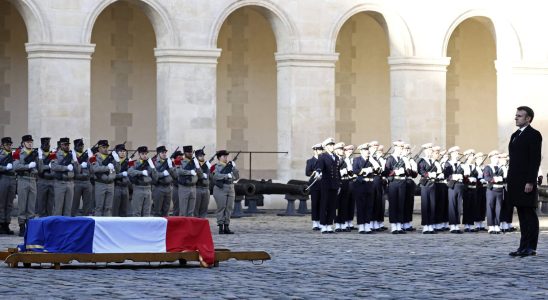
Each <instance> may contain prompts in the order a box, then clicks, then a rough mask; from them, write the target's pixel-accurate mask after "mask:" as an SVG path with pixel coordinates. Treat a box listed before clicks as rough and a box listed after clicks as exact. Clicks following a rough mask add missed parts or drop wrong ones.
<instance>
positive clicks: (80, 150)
mask: <svg viewBox="0 0 548 300" xmlns="http://www.w3.org/2000/svg"><path fill="white" fill-rule="evenodd" d="M74 151H75V152H76V158H77V159H78V164H80V170H78V171H76V172H75V173H74V198H72V209H71V211H70V215H71V216H73V217H74V216H77V215H78V209H79V208H80V199H82V215H83V216H91V215H92V214H93V209H94V208H95V204H94V200H93V198H91V196H92V190H93V186H92V185H91V181H90V178H91V173H90V167H91V165H90V163H89V158H90V157H92V156H93V153H92V151H91V149H88V150H84V140H83V139H76V140H74Z"/></svg>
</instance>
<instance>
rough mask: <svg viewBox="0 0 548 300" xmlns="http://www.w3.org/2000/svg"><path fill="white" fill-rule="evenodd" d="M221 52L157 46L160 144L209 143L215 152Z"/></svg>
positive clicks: (209, 150)
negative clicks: (218, 69)
mask: <svg viewBox="0 0 548 300" xmlns="http://www.w3.org/2000/svg"><path fill="white" fill-rule="evenodd" d="M220 54H221V50H220V49H194V50H187V49H155V55H156V61H157V88H156V89H157V101H158V105H157V114H158V115H157V122H158V125H157V126H158V127H157V136H158V144H159V145H166V147H168V149H170V150H174V149H175V148H176V147H177V146H180V147H181V150H182V146H184V145H193V146H194V148H195V149H198V148H201V147H203V146H206V148H205V152H206V154H207V155H210V154H211V155H212V154H214V151H215V150H216V141H217V121H216V120H217V118H216V106H217V102H216V96H217V94H216V90H217V84H216V83H217V71H216V70H217V69H216V68H217V59H218V58H219V56H220Z"/></svg>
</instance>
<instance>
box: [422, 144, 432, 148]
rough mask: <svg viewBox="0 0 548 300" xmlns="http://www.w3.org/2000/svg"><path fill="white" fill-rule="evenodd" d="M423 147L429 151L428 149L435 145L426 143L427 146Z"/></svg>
mask: <svg viewBox="0 0 548 300" xmlns="http://www.w3.org/2000/svg"><path fill="white" fill-rule="evenodd" d="M421 147H422V148H423V149H428V148H432V147H434V145H433V144H432V143H426V144H423V145H422V146H421Z"/></svg>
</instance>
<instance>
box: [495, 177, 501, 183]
mask: <svg viewBox="0 0 548 300" xmlns="http://www.w3.org/2000/svg"><path fill="white" fill-rule="evenodd" d="M493 179H494V180H495V182H497V183H498V182H502V181H503V179H502V176H495V177H493Z"/></svg>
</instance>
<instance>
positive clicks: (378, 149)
mask: <svg viewBox="0 0 548 300" xmlns="http://www.w3.org/2000/svg"><path fill="white" fill-rule="evenodd" d="M369 145H370V146H371V144H369ZM383 149H384V146H383V145H379V148H377V151H382V150H383Z"/></svg>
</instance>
